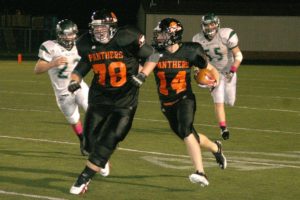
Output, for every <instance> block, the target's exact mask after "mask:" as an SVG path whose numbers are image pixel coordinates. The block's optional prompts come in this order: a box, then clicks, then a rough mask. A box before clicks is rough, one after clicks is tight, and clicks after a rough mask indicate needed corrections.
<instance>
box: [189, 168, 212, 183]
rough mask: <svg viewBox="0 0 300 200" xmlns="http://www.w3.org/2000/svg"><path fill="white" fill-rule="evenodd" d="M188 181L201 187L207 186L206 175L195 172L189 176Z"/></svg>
mask: <svg viewBox="0 0 300 200" xmlns="http://www.w3.org/2000/svg"><path fill="white" fill-rule="evenodd" d="M189 179H190V181H191V182H192V183H198V184H200V185H201V186H202V187H205V186H208V185H209V182H208V180H207V177H206V175H205V174H204V173H202V172H198V171H196V172H195V173H193V174H191V175H190V176H189Z"/></svg>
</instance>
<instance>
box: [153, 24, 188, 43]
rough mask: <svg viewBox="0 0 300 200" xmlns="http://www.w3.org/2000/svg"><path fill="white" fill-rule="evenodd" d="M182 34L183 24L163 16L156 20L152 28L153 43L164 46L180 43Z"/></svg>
mask: <svg viewBox="0 0 300 200" xmlns="http://www.w3.org/2000/svg"><path fill="white" fill-rule="evenodd" d="M182 34H183V26H182V24H181V23H180V21H178V20H177V19H174V18H165V19H163V20H161V21H160V22H158V25H157V26H156V27H155V28H154V30H153V45H154V46H156V47H158V48H165V47H168V46H171V45H173V44H176V43H180V42H181V39H182Z"/></svg>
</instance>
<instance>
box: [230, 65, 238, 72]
mask: <svg viewBox="0 0 300 200" xmlns="http://www.w3.org/2000/svg"><path fill="white" fill-rule="evenodd" d="M237 69H238V68H237V67H236V66H233V65H232V66H231V67H230V71H231V72H236V71H237Z"/></svg>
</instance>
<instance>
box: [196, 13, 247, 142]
mask: <svg viewBox="0 0 300 200" xmlns="http://www.w3.org/2000/svg"><path fill="white" fill-rule="evenodd" d="M201 28H202V30H201V32H199V33H197V34H196V35H194V37H193V39H192V40H193V42H198V43H200V44H201V45H202V46H203V49H204V51H205V53H206V55H207V56H208V58H209V62H210V63H211V64H212V65H214V66H215V67H216V68H217V69H218V71H219V72H220V84H219V85H218V86H217V87H215V88H214V90H212V92H211V96H212V98H213V101H214V104H215V113H216V117H217V120H218V123H219V126H220V129H221V130H220V132H221V136H222V138H223V139H224V140H227V139H229V130H228V128H227V123H226V114H225V106H224V104H227V105H230V106H233V105H234V103H235V99H236V84H237V73H236V72H237V70H238V68H239V67H240V64H241V62H242V60H243V55H242V52H241V50H240V48H239V45H238V41H239V40H238V37H237V34H236V33H235V31H234V30H232V29H231V28H220V19H219V18H218V16H216V15H215V14H213V13H209V14H206V15H204V16H203V17H202V23H201Z"/></svg>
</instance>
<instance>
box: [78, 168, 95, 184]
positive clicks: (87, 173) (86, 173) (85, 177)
mask: <svg viewBox="0 0 300 200" xmlns="http://www.w3.org/2000/svg"><path fill="white" fill-rule="evenodd" d="M95 174H96V171H94V170H92V169H91V168H89V167H88V166H86V167H85V168H84V170H83V171H82V172H81V174H80V175H79V177H78V179H77V185H81V184H84V183H86V182H88V181H89V180H90V179H92V178H93V177H94V175H95Z"/></svg>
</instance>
